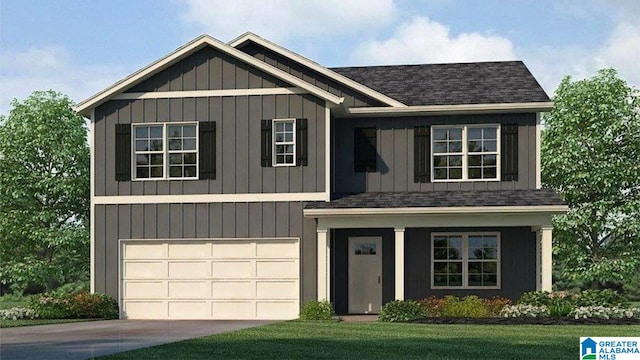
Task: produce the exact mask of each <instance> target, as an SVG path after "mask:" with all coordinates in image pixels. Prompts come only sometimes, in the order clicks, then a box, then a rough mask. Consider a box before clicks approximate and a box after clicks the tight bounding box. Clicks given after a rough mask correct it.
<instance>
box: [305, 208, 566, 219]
mask: <svg viewBox="0 0 640 360" xmlns="http://www.w3.org/2000/svg"><path fill="white" fill-rule="evenodd" d="M568 210H569V207H568V206H567V205H543V206H460V207H406V208H347V209H304V216H306V217H323V216H331V217H334V216H357V215H451V214H454V215H455V214H535V213H544V214H562V213H565V212H567V211H568Z"/></svg>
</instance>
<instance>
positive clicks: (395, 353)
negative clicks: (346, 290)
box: [108, 321, 640, 359]
mask: <svg viewBox="0 0 640 360" xmlns="http://www.w3.org/2000/svg"><path fill="white" fill-rule="evenodd" d="M580 336H640V326H636V325H608V326H596V325H587V326H583V325H571V326H556V325H423V324H398V323H379V322H376V323H347V322H314V321H309V322H304V321H290V322H281V323H276V324H271V325H265V326H259V327H256V328H251V329H246V330H240V331H235V332H231V333H226V334H219V335H213V336H207V337H203V338H198V339H192V340H187V341H182V342H177V343H172V344H166V345H161V346H155V347H151V348H146V349H140V350H134V351H130V352H125V353H120V354H116V355H113V356H111V357H108V358H109V359H177V358H183V357H188V358H189V359H272V358H274V359H282V358H288V359H291V358H294V359H295V358H299V359H302V358H304V359H421V358H447V359H498V358H501V359H534V358H545V359H567V358H575V357H577V356H578V355H579V340H580Z"/></svg>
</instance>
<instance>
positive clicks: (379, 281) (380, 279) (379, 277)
mask: <svg viewBox="0 0 640 360" xmlns="http://www.w3.org/2000/svg"><path fill="white" fill-rule="evenodd" d="M381 283H382V276H378V284H381Z"/></svg>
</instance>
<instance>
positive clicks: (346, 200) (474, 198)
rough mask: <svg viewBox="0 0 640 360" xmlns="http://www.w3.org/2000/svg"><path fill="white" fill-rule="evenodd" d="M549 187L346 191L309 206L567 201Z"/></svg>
mask: <svg viewBox="0 0 640 360" xmlns="http://www.w3.org/2000/svg"><path fill="white" fill-rule="evenodd" d="M565 204H566V203H565V202H564V201H563V200H562V198H561V197H560V195H558V193H556V192H555V191H553V190H550V189H531V190H489V191H484V190H483V191H479V190H473V191H428V192H367V193H360V194H354V195H344V196H342V197H340V198H337V199H335V200H331V201H330V202H311V203H308V204H307V205H306V207H305V208H306V209H349V208H355V209H358V208H403V207H465V206H540V205H565Z"/></svg>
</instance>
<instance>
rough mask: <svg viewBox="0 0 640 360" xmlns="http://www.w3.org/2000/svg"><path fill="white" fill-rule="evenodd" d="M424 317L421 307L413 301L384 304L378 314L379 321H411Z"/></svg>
mask: <svg viewBox="0 0 640 360" xmlns="http://www.w3.org/2000/svg"><path fill="white" fill-rule="evenodd" d="M424 317H426V313H425V311H424V309H423V307H422V306H420V304H419V303H418V302H417V301H414V300H394V301H391V302H388V303H386V304H385V305H384V306H383V307H382V311H380V314H378V320H379V321H386V322H398V321H411V320H416V319H421V318H424Z"/></svg>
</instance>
